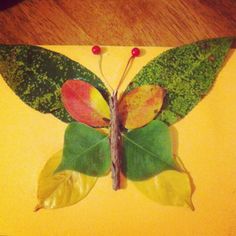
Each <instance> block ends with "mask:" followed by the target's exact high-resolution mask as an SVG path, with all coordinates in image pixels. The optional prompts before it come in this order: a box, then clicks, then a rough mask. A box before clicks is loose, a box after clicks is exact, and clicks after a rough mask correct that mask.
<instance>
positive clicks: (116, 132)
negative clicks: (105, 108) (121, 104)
mask: <svg viewBox="0 0 236 236" xmlns="http://www.w3.org/2000/svg"><path fill="white" fill-rule="evenodd" d="M109 106H110V112H111V121H110V122H111V124H110V148H111V161H112V167H111V168H112V170H111V171H112V179H113V189H114V190H118V189H120V172H121V161H122V159H121V158H122V136H121V130H120V121H119V115H118V101H117V92H116V91H115V92H113V93H112V95H111V97H110V101H109Z"/></svg>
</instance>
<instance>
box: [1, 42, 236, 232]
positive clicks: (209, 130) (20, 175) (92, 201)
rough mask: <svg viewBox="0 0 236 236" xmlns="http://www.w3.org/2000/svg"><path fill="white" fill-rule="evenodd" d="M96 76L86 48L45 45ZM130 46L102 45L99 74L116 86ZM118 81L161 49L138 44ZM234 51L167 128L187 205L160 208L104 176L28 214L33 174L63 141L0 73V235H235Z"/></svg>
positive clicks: (60, 126)
mask: <svg viewBox="0 0 236 236" xmlns="http://www.w3.org/2000/svg"><path fill="white" fill-rule="evenodd" d="M47 48H50V49H52V50H55V51H58V52H61V53H63V54H65V55H67V56H69V57H71V58H72V59H74V60H77V61H79V62H80V63H81V64H83V65H85V66H86V67H88V68H89V69H91V70H92V71H94V72H95V73H97V74H98V75H99V76H100V73H99V69H98V56H93V55H92V54H91V49H90V47H79V46H63V47H62V46H50V47H49V46H48V47H47ZM130 49H131V47H106V50H105V54H104V61H103V67H104V74H105V75H106V77H107V78H109V81H110V82H111V83H112V84H113V85H114V84H117V82H118V80H119V77H120V75H121V73H122V71H123V68H124V66H125V64H126V61H127V59H128V57H129V55H130ZM143 49H144V51H143V55H142V56H141V57H139V58H137V59H135V61H134V63H133V66H132V68H131V70H130V72H129V74H128V76H127V80H126V84H127V83H128V81H130V80H131V79H132V78H133V76H134V75H135V74H136V73H137V71H138V70H139V69H141V67H142V66H143V65H145V64H146V63H147V62H148V61H149V60H150V59H152V58H153V57H154V56H156V55H158V54H159V53H160V52H162V51H164V50H166V49H167V48H157V47H155V48H154V47H149V48H143ZM235 104H236V53H235V52H234V51H233V50H231V52H230V57H229V58H228V60H227V63H226V64H225V67H224V68H223V69H222V71H221V72H220V74H219V76H218V78H217V81H216V83H215V85H214V87H213V89H212V90H211V92H210V93H209V95H207V96H206V97H205V98H204V99H203V100H202V102H200V103H199V104H198V105H197V106H196V107H195V108H194V110H193V111H192V112H191V113H190V114H188V115H187V116H186V117H185V118H184V119H182V120H181V121H179V122H178V123H177V124H175V125H174V127H171V130H172V133H173V139H174V142H175V145H174V146H175V153H176V154H178V156H180V158H181V160H182V161H183V162H184V164H185V166H186V168H187V170H188V171H189V172H190V174H191V176H192V178H193V180H194V183H195V186H196V190H195V192H194V194H193V203H194V206H195V208H196V209H195V211H191V210H189V209H188V208H181V207H166V206H161V205H158V204H157V203H155V202H152V201H151V200H149V199H147V198H146V197H145V196H143V195H142V194H141V193H140V192H138V190H137V189H136V188H135V187H134V186H133V184H132V183H128V188H127V189H125V190H121V191H118V192H115V191H113V190H112V187H111V178H110V176H107V177H103V178H100V179H99V181H98V182H97V184H96V185H95V187H94V189H93V190H92V191H91V192H90V194H89V195H88V197H87V198H86V199H84V200H83V201H82V202H80V203H78V204H77V205H74V206H72V207H68V208H63V209H59V210H41V211H39V212H37V213H34V212H33V209H34V206H35V205H36V203H37V199H36V190H37V178H38V175H39V173H40V171H41V169H42V167H43V166H44V164H45V162H46V161H47V160H48V159H49V158H50V157H51V156H52V155H53V154H54V153H56V152H57V151H58V150H60V149H61V148H62V146H63V135H64V130H65V127H66V124H64V123H62V122H61V121H59V120H57V119H56V118H54V117H53V116H51V115H44V114H41V113H39V112H37V111H35V110H33V109H31V108H30V107H28V106H27V105H25V104H24V103H23V102H22V101H21V100H20V99H19V98H18V97H17V96H16V95H15V94H14V93H13V92H12V91H11V90H10V89H9V88H8V86H7V85H6V83H5V82H4V81H3V80H2V79H0V191H1V193H0V235H3V234H4V235H43V236H47V235H53V236H54V235H55V236H57V235H63V236H64V235H66V236H67V235H68V236H69V235H82V236H86V235H96V236H99V235H101V236H106V235H112V236H113V235H114V236H115V235H129V236H133V235H138V236H142V235H145V236H147V235H148V236H151V235H161V236H164V235H167V236H172V235H184V236H185V235H186V236H188V235H201V236H202V235H204V236H207V235H211V236H213V235H214V236H215V235H217V236H218V235H220V236H223V235H232V236H233V235H236V155H235V154H236V141H235V140H236V138H235V135H236V105H235Z"/></svg>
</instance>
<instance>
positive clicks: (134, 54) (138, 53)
mask: <svg viewBox="0 0 236 236" xmlns="http://www.w3.org/2000/svg"><path fill="white" fill-rule="evenodd" d="M131 54H132V56H133V57H138V56H139V55H140V49H139V48H133V49H132V51H131Z"/></svg>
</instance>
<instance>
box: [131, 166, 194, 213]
mask: <svg viewBox="0 0 236 236" xmlns="http://www.w3.org/2000/svg"><path fill="white" fill-rule="evenodd" d="M133 183H134V185H135V186H136V187H137V188H138V190H139V191H141V192H142V193H143V194H144V195H145V196H147V197H148V198H150V199H152V200H153V201H156V202H158V203H160V204H162V205H172V206H184V205H188V206H189V207H190V208H192V209H193V205H192V201H191V194H192V189H191V183H190V179H189V176H188V175H187V174H185V173H181V172H178V171H175V170H167V171H164V172H162V173H160V174H158V175H156V176H154V177H152V178H150V179H147V180H144V181H137V182H133Z"/></svg>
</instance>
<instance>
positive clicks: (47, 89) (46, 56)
mask: <svg viewBox="0 0 236 236" xmlns="http://www.w3.org/2000/svg"><path fill="white" fill-rule="evenodd" d="M0 74H1V75H2V76H3V78H4V80H5V81H6V83H7V84H8V85H9V86H10V87H11V89H12V90H13V91H14V92H15V93H16V94H17V95H18V96H19V97H20V98H21V99H22V100H23V101H24V102H25V103H27V104H28V105H29V106H31V107H33V108H34V109H36V110H38V111H40V112H43V113H52V114H53V115H54V116H56V117H57V118H59V119H61V120H62V121H64V122H71V121H72V120H73V119H72V118H71V117H70V115H69V114H68V113H67V111H66V110H65V109H64V106H63V104H62V102H61V98H60V96H61V86H62V84H63V83H64V82H65V81H66V80H68V79H73V78H79V79H80V80H83V81H86V82H88V83H90V84H91V85H93V86H94V87H96V88H97V89H98V90H99V91H100V92H101V93H102V94H103V95H104V96H105V97H107V94H108V92H107V89H106V87H105V86H104V84H103V82H102V81H101V80H100V79H99V78H98V77H97V76H96V75H95V74H93V73H92V72H91V71H89V70H88V69H86V68H85V67H83V66H82V65H80V64H79V63H77V62H75V61H73V60H71V59H69V58H67V57H66V56H64V55H61V54H59V53H56V52H53V51H50V50H47V49H44V48H41V47H37V46H29V45H0Z"/></svg>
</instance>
